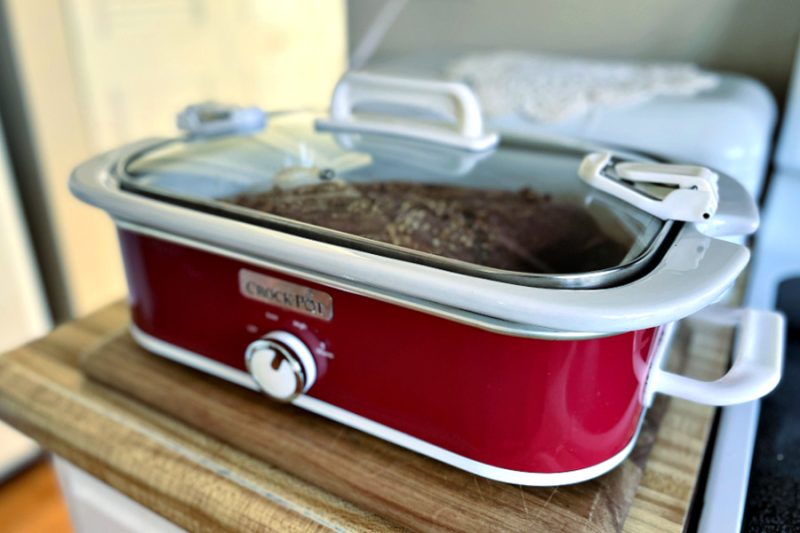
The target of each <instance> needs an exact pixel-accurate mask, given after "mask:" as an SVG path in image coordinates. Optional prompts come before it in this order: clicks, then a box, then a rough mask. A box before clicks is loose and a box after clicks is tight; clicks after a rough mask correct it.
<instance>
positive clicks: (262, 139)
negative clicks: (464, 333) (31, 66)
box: [116, 113, 674, 288]
mask: <svg viewBox="0 0 800 533" xmlns="http://www.w3.org/2000/svg"><path fill="white" fill-rule="evenodd" d="M315 118H316V116H315V115H313V114H311V113H285V114H273V115H271V116H270V122H269V125H268V127H267V128H266V130H265V131H264V132H262V133H258V134H254V135H227V136H215V137H201V138H189V137H186V138H181V139H174V140H167V141H160V142H155V143H153V145H152V146H149V147H148V148H145V149H143V150H141V151H140V152H138V153H136V154H134V155H133V156H131V157H129V158H127V159H126V160H124V161H120V162H119V164H118V166H117V170H116V177H117V179H118V180H119V181H120V185H121V187H122V188H123V189H125V190H127V191H130V192H133V193H138V194H145V195H148V196H150V197H155V198H158V199H160V200H163V201H169V202H174V203H178V204H180V205H183V206H186V207H191V208H194V209H198V210H202V211H206V212H211V213H214V214H216V215H218V216H226V217H231V218H235V219H237V220H241V221H246V222H249V223H253V224H258V225H261V226H266V227H269V228H272V229H276V230H280V231H284V232H288V233H293V234H296V235H300V236H303V237H306V238H311V239H315V240H318V241H324V242H329V243H333V244H337V245H341V246H346V247H350V248H354V249H359V250H364V251H368V252H370V253H374V254H380V255H384V256H389V257H394V258H399V259H403V260H407V261H411V262H414V263H419V264H425V265H429V266H433V267H437V268H442V269H447V270H452V271H456V272H460V273H464V274H470V275H474V276H481V277H485V278H492V279H497V280H502V281H507V282H513V283H519V284H525V285H531V286H540V287H564V288H596V287H604V286H611V285H614V284H619V283H622V282H624V281H625V280H627V279H630V277H633V276H637V275H640V274H641V273H642V271H643V270H645V269H647V268H648V266H649V265H651V263H652V261H653V260H654V258H657V257H658V255H659V254H658V251H659V249H660V248H661V247H662V245H664V244H665V242H666V240H667V235H668V234H669V232H670V227H671V226H672V225H673V224H674V223H673V222H669V221H667V222H665V221H663V220H661V219H659V218H656V217H654V216H653V215H650V214H648V213H646V212H644V211H641V210H639V209H636V208H635V207H633V206H631V205H629V204H627V203H625V202H622V201H621V200H618V199H617V198H615V197H612V196H610V195H607V194H605V193H603V192H602V191H599V190H597V189H595V188H593V187H590V186H589V185H587V184H586V183H584V182H583V181H582V180H581V179H580V178H579V177H578V173H577V171H578V166H579V165H580V163H581V160H582V158H583V156H584V155H586V153H587V151H589V150H591V149H596V147H588V148H587V147H586V146H574V145H570V144H568V143H553V142H541V143H534V142H531V141H529V140H526V141H524V142H523V141H519V140H513V139H505V138H504V139H502V140H501V143H500V145H499V146H498V147H497V148H495V149H494V150H490V151H486V152H478V153H475V152H467V151H463V150H459V149H455V148H447V147H441V146H436V145H432V144H430V143H424V142H420V141H414V140H406V139H402V138H397V137H391V136H386V135H378V134H363V133H362V134H353V133H340V132H339V133H337V132H335V131H320V130H317V129H315V126H314V119H315ZM625 157H626V158H627V159H632V157H630V154H626V156H625Z"/></svg>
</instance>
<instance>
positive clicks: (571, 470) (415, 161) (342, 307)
mask: <svg viewBox="0 0 800 533" xmlns="http://www.w3.org/2000/svg"><path fill="white" fill-rule="evenodd" d="M376 103H377V104H379V105H377V106H376V105H373V104H376ZM397 108H403V112H402V113H400V112H398V111H397ZM412 108H413V109H412ZM409 109H411V111H413V112H409ZM443 117H444V119H443ZM179 124H180V125H181V126H182V127H183V129H184V130H186V134H185V135H183V136H181V137H177V138H173V139H150V140H145V141H142V142H137V143H133V144H131V145H128V146H125V147H122V148H120V149H118V150H114V151H112V152H109V153H107V154H104V155H101V156H98V157H96V158H94V159H92V160H90V161H88V162H86V163H84V164H83V165H81V166H80V167H78V168H77V169H76V171H75V172H74V174H73V175H72V178H71V181H70V187H71V189H72V191H73V192H74V194H75V195H77V196H78V197H79V198H81V199H82V200H84V201H86V202H88V203H90V204H93V205H96V206H98V207H100V208H102V209H104V210H106V211H107V212H108V213H109V214H110V215H111V217H112V218H113V220H114V222H115V224H116V226H117V228H118V232H119V239H120V242H121V248H122V255H123V260H124V264H125V270H126V275H127V281H128V286H129V293H130V306H131V315H132V322H131V326H130V328H131V333H132V335H133V337H134V338H135V339H136V341H137V342H139V343H140V344H141V345H142V346H143V347H144V348H146V349H148V350H150V351H152V352H154V353H156V354H159V355H161V356H164V357H167V358H170V359H172V360H175V361H177V362H179V363H182V364H185V365H189V366H191V367H194V368H196V369H199V370H201V371H203V372H207V373H209V374H212V375H214V376H218V377H220V378H223V379H226V380H228V381H231V382H233V383H236V384H239V385H241V386H244V387H247V388H250V389H254V390H261V391H263V392H265V393H266V394H267V395H268V396H269V397H271V398H272V399H275V400H278V401H287V402H291V403H293V404H294V405H296V406H299V407H301V408H304V409H307V410H309V411H312V412H314V413H317V414H319V415H322V416H325V417H328V418H331V419H333V420H336V421H338V422H341V423H344V424H347V425H349V426H352V427H354V428H357V429H360V430H362V431H365V432H368V433H371V434H373V435H375V436H377V437H380V438H382V439H386V440H388V441H391V442H393V443H396V444H398V445H401V446H404V447H407V448H410V449H412V450H414V451H416V452H419V453H422V454H425V455H428V456H430V457H433V458H435V459H438V460H440V461H444V462H446V463H449V464H451V465H453V466H455V467H458V468H461V469H464V470H468V471H470V472H473V473H475V474H478V475H481V476H485V477H487V478H492V479H496V480H500V481H505V482H511V483H517V484H523V485H559V484H566V483H574V482H578V481H582V480H586V479H589V478H592V477H595V476H597V475H600V474H602V473H604V472H606V471H608V470H609V469H611V468H613V467H614V466H615V465H617V464H618V463H620V462H621V461H622V460H623V459H624V458H625V457H626V455H627V454H628V453H629V452H630V450H631V449H632V447H633V444H634V442H635V439H636V435H637V433H638V431H639V428H640V427H641V423H642V420H643V417H644V414H645V410H646V407H647V406H648V405H649V403H650V401H651V399H652V396H653V395H654V394H655V393H658V392H662V393H667V394H670V395H673V396H677V397H682V398H687V399H690V400H693V401H698V402H703V403H707V404H711V405H726V404H731V403H738V402H745V401H750V400H752V399H755V398H758V397H761V396H763V395H764V394H766V393H767V392H769V391H770V390H771V389H772V388H773V387H774V386H775V385H776V384H777V382H778V380H779V378H780V374H781V360H782V328H783V322H782V319H781V317H780V316H779V315H777V314H774V313H771V312H766V311H755V310H730V309H722V308H719V307H717V306H712V307H710V308H708V306H709V305H710V304H712V303H714V302H715V301H717V300H718V299H719V298H720V297H721V296H722V295H723V294H724V293H725V292H726V290H728V289H729V288H730V287H731V285H732V284H733V283H734V281H735V280H736V278H737V276H738V275H739V274H740V273H741V272H742V270H743V269H744V268H745V266H746V264H747V261H748V258H749V253H748V250H747V249H746V248H745V247H743V246H741V245H739V244H735V243H732V242H727V241H725V240H722V239H720V238H718V237H722V236H727V235H741V234H746V233H750V232H752V231H754V230H755V229H756V227H757V224H758V214H757V210H756V207H755V205H754V203H753V201H752V199H751V198H750V197H749V196H748V194H747V192H746V191H745V190H744V189H743V188H742V187H741V186H740V185H739V184H738V183H737V182H736V181H734V180H733V179H731V178H729V177H727V176H724V175H722V174H717V173H714V172H713V171H711V170H709V169H703V168H700V167H693V166H686V165H675V164H674V163H671V162H664V161H660V160H657V159H654V158H649V157H646V156H644V155H641V154H636V153H631V152H626V151H623V150H615V149H613V148H609V147H603V146H597V145H589V144H586V143H581V142H578V141H572V140H564V139H538V140H531V139H525V140H520V139H511V138H502V139H500V138H498V137H497V136H496V135H493V134H491V133H489V132H485V131H484V129H483V125H482V120H481V114H480V109H479V108H478V106H477V100H476V99H475V98H474V96H473V95H472V94H471V93H470V91H469V89H468V88H467V87H465V86H463V85H459V84H453V83H443V82H428V81H419V80H402V79H395V78H386V77H379V76H374V75H360V74H351V75H349V76H347V77H345V78H344V79H343V80H342V82H340V84H339V86H338V87H337V90H336V92H335V94H334V99H333V102H332V105H331V110H330V114H329V115H326V116H320V115H316V114H313V113H308V112H283V113H278V112H276V113H270V114H265V113H263V112H261V111H260V110H258V109H255V108H233V107H224V106H214V105H206V106H199V107H190V108H188V109H187V110H186V111H185V112H184V113H183V114H182V115H181V116H180V118H179ZM330 180H333V181H335V182H337V183H340V184H341V187H342V188H343V190H349V189H348V187H351V188H352V187H357V186H358V185H359V184H370V183H373V184H374V183H381V182H386V183H389V182H391V183H403V184H432V183H433V184H439V185H446V186H452V187H458V188H461V189H468V190H470V191H473V192H474V194H475V195H478V197H480V196H481V195H487V194H489V192H487V191H498V190H500V191H519V190H530V191H534V192H535V193H536V194H537V195H539V196H540V197H541V198H542V199H543V201H546V202H552V203H553V204H554V205H562V206H569V209H570V210H571V212H575V213H580V214H581V217H583V218H581V220H591V224H592V225H593V226H596V227H597V228H598V229H599V231H602V233H603V234H604V235H606V236H607V237H608V238H609V239H611V240H613V241H614V242H615V243H616V244H615V246H619V247H621V248H620V250H622V253H619V254H617V255H616V256H615V257H613V258H610V259H609V258H608V257H606V258H601V259H597V261H594V260H593V261H594V262H592V261H590V264H593V265H594V266H593V268H592V269H590V270H579V269H577V267H575V266H574V265H582V264H587V263H586V262H584V261H581V260H575V261H573V262H572V266H570V263H569V262H567V264H566V265H561V266H560V267H559V268H552V267H551V266H550V267H548V266H542V267H541V268H537V267H534V266H532V267H530V268H526V269H511V270H510V269H503V268H497V267H496V266H491V265H488V266H487V265H486V264H477V263H474V262H470V261H465V260H462V259H458V258H452V257H448V256H447V255H446V254H436V253H431V252H430V251H424V250H422V251H421V250H419V249H414V247H406V246H401V245H398V244H397V243H392V242H381V241H379V240H376V239H371V238H365V237H364V236H360V235H357V234H354V233H347V232H344V231H341V230H340V229H335V228H334V229H332V228H330V227H325V226H324V225H318V224H312V223H308V222H304V221H303V220H299V219H292V218H288V217H286V216H278V215H275V214H273V213H270V212H264V211H260V210H257V209H254V208H252V207H243V206H242V205H241V204H240V203H237V202H236V201H233V199H235V198H241V197H242V196H243V195H244V196H246V195H248V194H249V195H259V194H270V191H275V190H278V189H280V190H283V191H285V190H289V191H291V190H293V189H297V188H301V187H310V186H314V185H315V184H319V183H322V182H324V181H330ZM582 224H584V223H582ZM530 231H531V232H532V234H533V233H534V232H536V231H537V230H536V227H532V228H531V229H530ZM554 246H555V247H556V248H558V247H561V248H558V249H559V250H560V252H564V251H565V250H564V249H563V248H564V247H565V246H568V243H567V244H565V243H564V242H561V243H558V242H557V243H556V244H555V245H554ZM587 250H588V251H586V252H585V253H587V254H590V253H593V252H591V248H587ZM566 251H569V250H566ZM581 253H583V252H581ZM576 255H577V256H580V254H574V253H573V254H572V255H571V256H570V257H573V258H574V257H575V256H576ZM578 259H581V258H580V257H578ZM704 309H705V310H704ZM701 310H704V311H703V313H705V315H706V317H709V318H711V319H713V320H718V321H719V320H722V321H726V322H729V323H731V324H735V325H737V326H738V329H737V341H736V343H735V349H734V354H733V356H734V361H733V365H732V367H731V369H730V370H729V372H728V373H727V374H726V375H725V376H723V377H722V378H721V379H720V380H718V381H716V382H701V381H697V380H694V379H691V378H688V377H685V376H680V375H676V374H673V373H670V372H667V371H666V370H664V369H663V368H662V366H663V364H662V358H663V356H664V354H665V353H666V351H667V348H668V345H669V338H670V334H671V332H672V329H673V324H674V323H675V321H677V320H680V319H682V318H684V317H687V316H689V315H692V314H694V313H697V312H699V311H701Z"/></svg>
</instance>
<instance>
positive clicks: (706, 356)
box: [0, 306, 729, 532]
mask: <svg viewBox="0 0 800 533" xmlns="http://www.w3.org/2000/svg"><path fill="white" fill-rule="evenodd" d="M126 320H127V315H126V313H125V311H124V309H123V310H121V309H120V308H119V307H118V306H117V307H112V308H109V309H107V310H105V311H103V312H101V313H99V314H97V315H94V316H93V317H91V318H90V319H86V320H84V321H80V322H77V323H74V324H71V325H69V326H66V327H64V328H60V329H59V330H57V332H56V334H53V335H52V336H51V337H48V338H45V339H43V340H41V341H37V342H36V343H33V344H32V345H30V346H28V347H24V348H22V349H20V350H17V351H15V352H13V353H11V354H8V355H6V356H2V357H0V417H2V418H4V419H6V420H8V421H10V422H11V423H12V424H15V425H17V426H18V427H20V428H22V429H23V430H25V431H27V432H29V433H30V434H31V435H32V436H34V437H35V438H37V439H39V440H41V441H42V442H43V444H44V445H45V446H46V447H49V448H51V449H53V450H54V451H56V452H57V453H59V454H60V455H63V456H65V457H66V458H67V459H68V460H71V461H73V462H76V463H77V464H78V465H79V466H81V467H82V468H84V469H85V470H87V471H89V472H90V473H92V474H93V475H95V476H97V477H99V478H101V479H103V480H105V481H106V482H107V483H109V484H111V485H112V486H114V487H116V488H118V489H119V490H121V491H122V492H124V493H126V494H128V495H130V496H132V497H133V498H134V499H136V500H138V501H140V502H141V503H143V504H145V505H147V506H149V507H150V508H152V509H154V510H155V511H156V512H158V513H160V514H162V515H163V516H165V517H167V518H168V519H170V520H172V521H174V522H175V523H177V524H179V525H181V526H183V527H186V528H189V529H211V530H232V531H234V530H235V531H242V530H264V529H275V530H287V529H304V530H306V529H309V528H310V529H317V528H322V529H338V530H399V529H414V530H423V531H475V530H481V531H491V530H495V531H569V532H573V531H620V530H625V531H652V530H654V529H655V530H664V531H680V530H682V529H683V525H684V523H685V520H686V516H687V513H688V509H689V503H690V500H691V497H692V494H693V490H694V488H695V485H696V479H697V475H698V471H699V469H700V465H701V462H702V457H703V451H704V449H705V445H706V442H707V439H708V434H709V431H710V428H711V424H712V420H713V413H714V410H713V409H711V408H708V407H703V406H698V405H694V404H691V403H688V402H683V401H680V400H667V399H664V398H660V399H659V400H658V401H657V402H656V404H655V405H654V407H653V408H652V409H651V410H650V412H649V414H648V416H647V419H646V423H645V426H644V429H643V431H642V433H641V435H640V437H639V440H638V442H637V445H636V448H635V449H634V451H633V453H632V454H631V456H630V458H629V459H627V460H626V461H625V462H624V463H623V464H622V465H620V466H619V467H618V468H616V469H614V470H613V471H612V472H610V473H608V474H606V475H604V476H602V477H600V478H598V479H596V480H593V481H589V482H586V483H582V484H578V485H573V486H566V487H558V488H529V487H520V486H517V485H508V484H503V483H498V482H493V481H489V480H486V479H483V478H480V477H477V476H474V475H472V474H468V473H465V472H462V471H459V470H457V469H454V468H452V467H450V466H447V465H444V464H442V463H439V462H437V461H434V460H432V459H428V458H426V457H423V456H420V455H418V454H415V453H413V452H410V451H407V450H404V449H402V448H399V447H397V446H394V445H392V444H389V443H386V442H383V441H381V440H379V439H376V438H373V437H370V436H368V435H366V434H364V433H361V432H359V431H356V430H353V429H350V428H347V427H345V426H342V425H340V424H336V423H334V422H330V421H328V420H326V419H323V418H321V417H319V416H316V415H313V414H310V413H307V412H304V411H302V410H300V409H298V408H295V407H293V406H288V405H281V404H276V403H274V402H272V401H269V400H268V399H267V398H265V397H264V396H262V395H260V394H258V393H255V392H252V391H249V390H246V389H243V388H241V387H237V386H235V385H231V384H229V383H226V382H223V381H221V380H218V379H216V378H213V377H210V376H206V375H204V374H201V373H199V372H196V371H194V370H191V369H188V368H185V367H182V366H180V365H177V364H174V363H172V362H170V361H167V360H164V359H162V358H160V357H157V356H154V355H152V354H149V353H147V352H145V351H144V350H142V349H141V348H139V347H138V346H137V345H136V344H135V343H134V342H133V340H132V339H131V338H130V336H129V335H128V334H127V333H126V332H125V331H124V329H123V330H121V329H120V328H123V327H124V325H125V323H126ZM719 333H720V332H719V331H716V332H715V331H710V330H709V331H699V332H695V333H694V334H693V335H692V336H691V338H690V339H689V337H687V336H686V335H680V334H679V336H678V339H677V340H676V343H675V347H674V349H673V354H672V357H671V362H672V363H673V364H677V365H678V366H683V367H684V372H685V373H688V374H693V375H696V376H698V377H706V378H713V377H716V376H718V375H719V374H720V373H721V371H722V369H723V368H724V365H725V362H726V360H727V353H728V348H729V345H728V343H729V340H728V336H727V335H720V334H719ZM689 340H690V341H689ZM98 341H100V342H99V344H98ZM90 345H91V347H90ZM81 351H82V352H83V357H82V358H81V359H80V362H79V361H78V359H77V353H79V352H81ZM690 352H691V353H690ZM689 354H690V357H687V355H689ZM81 371H82V372H83V376H88V377H89V378H90V379H85V378H84V377H83V376H82V375H81ZM98 383H100V384H102V385H98ZM115 391H116V392H115ZM119 393H122V394H119ZM165 415H166V416H165ZM312 526H313V527H312Z"/></svg>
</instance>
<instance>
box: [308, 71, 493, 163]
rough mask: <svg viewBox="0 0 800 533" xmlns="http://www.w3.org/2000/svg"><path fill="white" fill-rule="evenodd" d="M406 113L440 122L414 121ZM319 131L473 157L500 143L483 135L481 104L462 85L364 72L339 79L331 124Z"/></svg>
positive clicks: (320, 122)
mask: <svg viewBox="0 0 800 533" xmlns="http://www.w3.org/2000/svg"><path fill="white" fill-rule="evenodd" d="M363 106H371V107H372V109H371V110H370V113H369V114H366V113H360V114H357V113H356V109H357V108H358V107H363ZM376 108H378V109H379V111H376ZM401 108H402V109H401ZM410 109H413V110H415V111H416V112H417V113H419V112H422V113H425V114H426V115H428V116H430V115H435V116H436V117H438V118H439V119H440V120H437V121H435V122H434V121H431V120H422V119H419V118H417V119H415V118H414V117H413V116H412V115H411V113H409V112H408V110H410ZM442 118H445V119H447V120H446V121H444V122H443V121H441V119H442ZM317 126H318V127H319V128H321V129H335V130H346V131H356V132H363V133H379V134H389V135H398V136H402V137H408V138H414V139H420V140H424V141H428V142H432V143H436V144H442V145H447V146H454V147H458V148H462V149H466V150H472V151H482V150H487V149H489V148H492V147H494V146H496V145H497V142H498V136H497V134H495V133H487V132H486V131H484V124H483V116H482V114H481V107H480V103H479V102H478V99H477V97H476V96H475V94H474V93H473V92H472V91H471V90H470V89H469V87H467V86H466V85H464V84H461V83H454V82H446V81H438V80H422V79H413V78H402V77H396V76H384V75H379V74H371V73H366V72H351V73H348V74H345V75H344V76H343V77H342V79H341V80H340V81H339V84H338V85H337V86H336V89H335V90H334V92H333V99H332V100H331V109H330V118H327V119H320V120H318V121H317Z"/></svg>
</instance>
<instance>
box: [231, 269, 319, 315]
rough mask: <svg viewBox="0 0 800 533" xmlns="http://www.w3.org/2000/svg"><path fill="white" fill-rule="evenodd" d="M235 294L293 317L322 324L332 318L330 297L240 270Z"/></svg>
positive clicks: (293, 284)
mask: <svg viewBox="0 0 800 533" xmlns="http://www.w3.org/2000/svg"><path fill="white" fill-rule="evenodd" d="M239 291H240V292H241V293H242V295H243V296H245V297H247V298H250V299H251V300H258V301H259V302H264V303H266V304H270V305H274V306H277V307H281V308H283V309H288V310H290V311H294V312H295V313H300V314H303V315H308V316H313V317H316V318H321V319H322V320H330V319H331V318H333V298H331V295H330V294H327V293H325V292H322V291H317V290H314V289H311V288H309V287H303V286H302V285H297V284H295V283H290V282H288V281H284V280H282V279H277V278H271V277H269V276H265V275H264V274H259V273H257V272H251V271H250V270H246V269H242V270H240V271H239Z"/></svg>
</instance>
